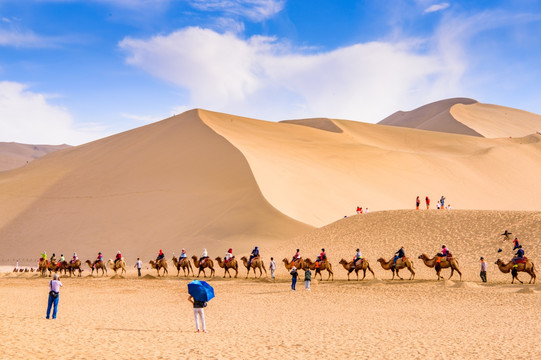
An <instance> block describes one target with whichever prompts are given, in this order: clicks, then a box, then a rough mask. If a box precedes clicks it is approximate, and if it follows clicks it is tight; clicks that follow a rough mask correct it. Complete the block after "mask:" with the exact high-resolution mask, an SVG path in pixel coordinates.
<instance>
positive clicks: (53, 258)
mask: <svg viewBox="0 0 541 360" xmlns="http://www.w3.org/2000/svg"><path fill="white" fill-rule="evenodd" d="M51 262H52V263H54V262H56V254H55V253H53V255H52V256H51Z"/></svg>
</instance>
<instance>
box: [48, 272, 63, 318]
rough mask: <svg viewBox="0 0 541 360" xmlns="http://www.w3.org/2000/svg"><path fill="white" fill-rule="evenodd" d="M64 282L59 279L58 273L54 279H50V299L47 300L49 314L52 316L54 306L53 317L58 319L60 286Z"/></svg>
mask: <svg viewBox="0 0 541 360" xmlns="http://www.w3.org/2000/svg"><path fill="white" fill-rule="evenodd" d="M61 286H62V283H61V282H60V280H58V274H54V275H53V279H52V280H51V281H49V301H48V302H47V316H45V318H46V319H49V318H50V314H51V307H53V319H56V313H57V311H58V297H59V296H60V287H61Z"/></svg>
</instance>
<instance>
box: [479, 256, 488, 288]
mask: <svg viewBox="0 0 541 360" xmlns="http://www.w3.org/2000/svg"><path fill="white" fill-rule="evenodd" d="M479 275H480V276H481V280H482V281H483V282H484V283H486V282H487V262H486V261H485V258H484V257H482V256H481V272H480V273H479Z"/></svg>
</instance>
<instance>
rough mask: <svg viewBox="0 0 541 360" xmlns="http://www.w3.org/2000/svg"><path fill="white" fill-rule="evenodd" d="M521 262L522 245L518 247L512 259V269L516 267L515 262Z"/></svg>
mask: <svg viewBox="0 0 541 360" xmlns="http://www.w3.org/2000/svg"><path fill="white" fill-rule="evenodd" d="M521 260H524V250H523V249H522V245H519V246H518V251H517V252H516V254H515V257H514V258H513V264H514V265H513V267H518V265H517V262H521Z"/></svg>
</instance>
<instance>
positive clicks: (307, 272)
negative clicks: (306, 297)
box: [304, 268, 312, 290]
mask: <svg viewBox="0 0 541 360" xmlns="http://www.w3.org/2000/svg"><path fill="white" fill-rule="evenodd" d="M310 281H312V272H311V271H310V268H306V270H304V288H305V289H306V290H310Z"/></svg>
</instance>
